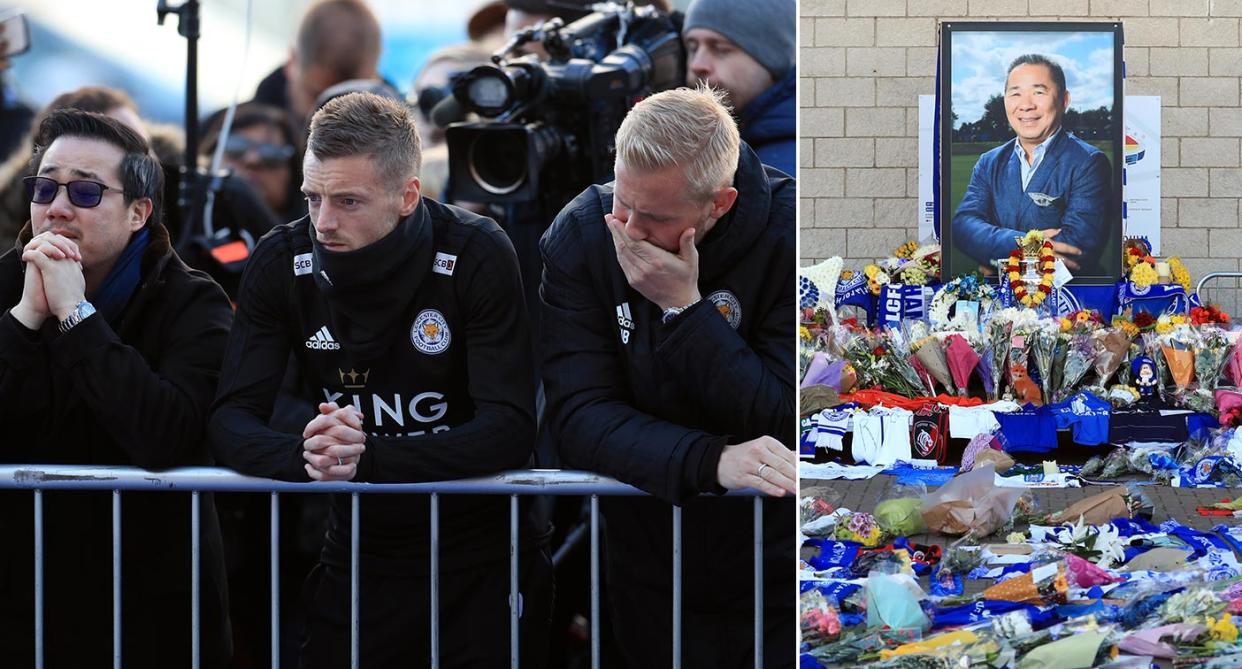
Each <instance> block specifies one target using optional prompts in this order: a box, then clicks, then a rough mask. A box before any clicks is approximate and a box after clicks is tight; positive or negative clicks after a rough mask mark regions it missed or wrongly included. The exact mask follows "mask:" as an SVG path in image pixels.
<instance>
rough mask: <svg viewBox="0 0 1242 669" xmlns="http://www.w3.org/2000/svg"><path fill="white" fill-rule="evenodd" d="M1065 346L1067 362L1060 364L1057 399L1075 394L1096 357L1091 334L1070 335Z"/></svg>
mask: <svg viewBox="0 0 1242 669" xmlns="http://www.w3.org/2000/svg"><path fill="white" fill-rule="evenodd" d="M1062 337H1065V335H1062ZM1063 348H1064V350H1065V363H1064V364H1063V365H1060V366H1059V368H1060V370H1061V374H1060V378H1059V383H1058V384H1057V395H1056V399H1057V401H1061V400H1064V399H1066V398H1068V397H1069V396H1070V395H1072V394H1074V387H1075V386H1077V385H1078V382H1079V381H1081V380H1082V378H1083V377H1084V376H1086V374H1087V370H1088V369H1091V363H1092V362H1094V361H1095V357H1096V352H1095V345H1094V343H1093V340H1092V336H1091V335H1090V334H1075V335H1070V336H1069V337H1068V340H1067V341H1066V342H1065V343H1064V346H1063Z"/></svg>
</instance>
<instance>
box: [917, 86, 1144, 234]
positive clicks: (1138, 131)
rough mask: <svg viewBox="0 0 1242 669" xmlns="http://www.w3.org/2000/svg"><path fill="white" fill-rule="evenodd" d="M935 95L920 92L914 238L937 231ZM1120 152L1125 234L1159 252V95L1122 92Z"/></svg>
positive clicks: (937, 166) (937, 167)
mask: <svg viewBox="0 0 1242 669" xmlns="http://www.w3.org/2000/svg"><path fill="white" fill-rule="evenodd" d="M935 119H936V96H934V95H920V96H919V239H921V240H928V239H933V238H935V236H936V220H935V218H936V215H935V208H934V205H933V203H934V202H935V197H936V194H935V189H934V188H933V186H932V174H933V173H934V170H937V169H939V165H936V164H935V157H934V156H933V155H932V150H933V146H932V138H933V137H934V136H935V135H934V134H933V133H934V132H935V130H936V128H935V122H936V121H935ZM1125 135H1126V139H1125V143H1126V145H1125V150H1124V151H1123V152H1122V155H1124V156H1125V161H1126V164H1125V166H1124V168H1123V175H1124V182H1123V188H1122V199H1123V200H1124V201H1125V205H1124V211H1123V214H1124V216H1125V219H1124V222H1123V225H1124V227H1123V228H1122V229H1123V230H1124V234H1125V236H1127V237H1136V236H1142V237H1146V238H1147V240H1148V241H1150V242H1151V250H1152V254H1153V255H1160V96H1158V95H1127V96H1126V98H1125Z"/></svg>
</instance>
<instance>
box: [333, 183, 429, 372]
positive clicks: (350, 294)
mask: <svg viewBox="0 0 1242 669" xmlns="http://www.w3.org/2000/svg"><path fill="white" fill-rule="evenodd" d="M309 229H310V236H311V245H312V247H313V251H314V254H313V260H312V266H311V269H312V271H313V273H314V277H315V285H317V286H318V287H319V290H320V292H322V293H323V295H324V297H326V298H327V300H328V313H329V315H330V319H331V321H332V323H331V325H332V334H333V335H335V336H336V338H337V339H339V340H340V342H341V346H342V347H343V349H344V350H345V351H347V352H348V353H349V354H350V355H353V356H357V358H358V359H359V360H376V359H378V358H380V357H381V356H383V355H384V354H385V353H387V352H388V349H389V348H390V347H391V344H392V341H393V339H394V337H396V336H398V335H401V334H404V333H405V329H404V328H403V327H402V325H401V324H400V320H401V318H402V317H403V316H405V315H406V312H407V310H408V307H409V305H410V302H411V301H412V300H413V299H414V295H415V293H417V292H418V286H419V284H420V283H422V280H423V277H424V276H426V274H427V271H428V270H429V269H430V268H431V259H432V255H433V253H434V251H433V249H432V234H431V219H430V217H429V216H428V214H427V208H426V207H424V206H423V203H422V202H419V204H418V208H417V209H415V210H414V213H412V214H410V215H409V216H407V217H405V218H404V219H402V220H401V221H400V222H398V223H397V227H396V228H394V229H393V231H392V232H390V233H388V234H387V235H386V236H385V237H384V238H383V239H380V240H379V241H376V242H374V243H372V244H369V245H367V246H365V247H363V248H360V249H358V250H356V251H342V252H335V251H329V250H327V249H325V248H323V247H322V246H321V245H320V244H319V241H318V240H317V239H315V226H314V225H311V226H309Z"/></svg>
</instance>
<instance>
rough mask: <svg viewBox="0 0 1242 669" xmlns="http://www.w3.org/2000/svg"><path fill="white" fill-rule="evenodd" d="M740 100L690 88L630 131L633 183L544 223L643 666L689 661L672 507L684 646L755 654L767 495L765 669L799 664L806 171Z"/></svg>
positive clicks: (581, 443) (580, 462) (702, 656)
mask: <svg viewBox="0 0 1242 669" xmlns="http://www.w3.org/2000/svg"><path fill="white" fill-rule="evenodd" d="M721 97H722V96H721V94H720V93H718V92H716V91H712V90H710V89H702V90H699V91H692V90H688V89H677V90H673V91H665V92H662V93H659V94H657V95H654V96H651V97H649V98H647V99H646V100H644V101H642V102H640V103H639V104H637V105H635V107H634V108H633V109H632V110H631V111H630V113H629V115H628V116H627V117H626V118H625V120H624V121H623V122H622V124H621V127H620V129H619V130H618V132H617V139H616V146H617V159H616V175H617V178H616V181H614V182H613V183H610V184H605V185H602V186H591V187H589V188H587V189H586V190H585V191H583V193H582V194H581V195H579V196H578V197H577V198H575V199H574V200H573V201H572V202H570V203H569V205H567V206H566V207H565V209H564V210H563V211H562V212H561V213H560V215H559V216H557V218H556V221H555V222H554V223H553V224H552V227H550V228H549V229H548V231H547V232H546V233H545V234H544V236H543V240H542V241H541V244H540V246H541V250H542V252H543V259H544V275H543V282H542V284H541V287H540V295H541V298H542V301H543V318H544V323H545V332H546V336H545V338H544V353H545V355H544V364H543V367H542V370H541V371H542V374H543V378H544V384H545V386H544V387H545V390H546V395H547V413H546V415H545V419H546V422H545V424H546V425H547V426H548V427H549V429H550V430H551V431H552V433H553V435H554V437H555V438H556V439H557V440H558V443H559V445H560V450H561V455H562V456H563V458H564V460H565V462H566V464H567V465H568V466H570V467H575V468H581V469H588V470H591V471H596V472H600V473H602V474H606V475H608V476H612V477H614V478H617V479H619V480H621V481H623V482H625V483H629V484H631V485H634V486H636V487H638V488H641V489H642V490H644V491H646V492H648V493H650V494H651V495H652V497H642V498H638V497H608V498H604V499H602V500H601V503H600V507H601V510H602V512H603V516H604V520H605V525H604V528H605V540H606V541H607V552H606V568H607V583H608V597H609V600H610V601H609V603H610V605H611V610H612V613H613V618H612V620H613V623H614V624H613V631H614V633H615V635H616V638H617V642H618V643H617V646H618V648H619V649H620V650H621V652H622V653H623V654H624V655H625V658H626V664H627V665H628V666H634V667H644V668H646V667H667V666H669V664H670V662H671V658H672V649H671V637H670V634H669V632H670V631H671V630H672V621H671V615H672V580H671V579H672V576H671V573H672V560H671V556H672V534H671V523H672V520H671V519H672V510H671V508H670V506H669V504H670V503H673V504H678V505H681V507H682V518H683V520H682V527H683V540H682V543H681V548H682V555H683V560H684V563H683V568H682V575H683V579H684V590H683V593H682V604H683V609H682V615H683V625H682V658H683V659H684V660H685V661H686V662H687V665H686V666H695V667H741V666H746V667H749V666H753V659H752V658H753V653H754V652H755V651H754V648H753V642H752V639H753V636H752V630H753V625H754V615H753V608H752V607H753V605H754V600H753V598H752V596H751V588H752V578H751V574H752V573H753V572H752V570H753V561H752V559H751V552H752V548H753V544H752V543H751V542H752V536H753V535H752V533H751V529H750V528H751V526H752V522H753V510H752V506H751V500H749V499H707V498H704V497H702V496H701V495H703V494H704V493H716V494H718V493H723V492H725V491H726V490H730V489H737V488H755V489H758V490H761V491H762V492H764V493H766V494H769V495H776V496H782V497H783V499H779V500H766V501H765V502H764V504H763V507H764V530H765V535H764V545H765V552H764V581H765V583H764V594H765V600H764V610H765V619H764V622H765V627H766V636H765V644H764V648H763V649H762V651H761V652H763V659H764V662H763V666H765V667H781V666H789V667H792V666H793V645H792V644H791V643H790V639H791V637H792V635H793V603H792V600H791V598H790V596H789V593H790V592H791V588H792V587H793V569H794V559H793V558H794V556H793V551H794V537H793V520H794V519H793V511H794V509H793V500H792V498H793V493H794V492H795V491H796V487H795V481H794V479H795V476H796V472H795V468H794V463H795V458H794V455H793V451H792V448H793V440H794V419H795V402H794V348H793V341H792V340H791V338H790V332H792V330H793V326H794V313H795V302H794V291H793V287H794V271H795V264H796V263H795V245H794V203H795V196H794V190H795V183H794V180H793V179H791V178H789V177H788V176H786V175H784V174H782V173H780V172H779V171H777V170H776V169H774V168H770V167H765V166H763V165H762V164H761V163H760V162H759V159H758V157H757V156H756V155H755V153H754V152H753V151H751V150H750V149H749V148H748V147H747V146H746V145H745V144H742V143H741V142H740V141H739V139H738V132H737V128H736V125H735V123H734V121H733V119H732V118H731V117H730V115H729V113H728V110H727V109H726V107H725V106H724V105H723V102H722V100H721Z"/></svg>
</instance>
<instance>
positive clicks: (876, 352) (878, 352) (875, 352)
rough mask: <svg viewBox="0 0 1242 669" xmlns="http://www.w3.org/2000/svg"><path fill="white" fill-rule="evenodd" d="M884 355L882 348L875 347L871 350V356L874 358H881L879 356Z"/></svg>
mask: <svg viewBox="0 0 1242 669" xmlns="http://www.w3.org/2000/svg"><path fill="white" fill-rule="evenodd" d="M884 353H885V351H884V347H883V346H877V347H875V348H874V349H872V350H871V355H874V356H881V355H884Z"/></svg>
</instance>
